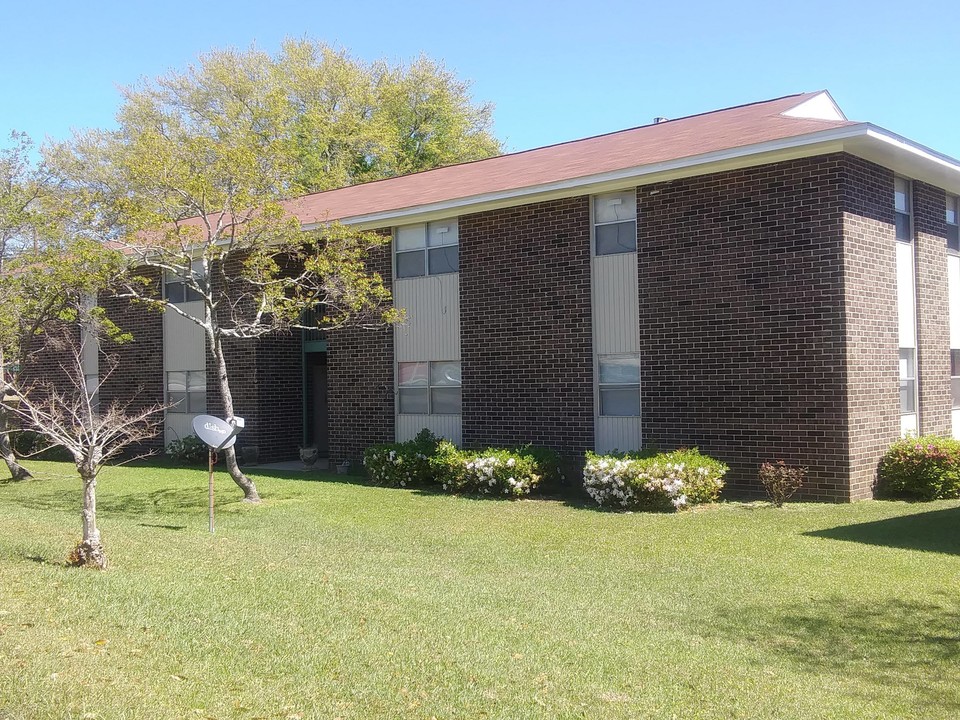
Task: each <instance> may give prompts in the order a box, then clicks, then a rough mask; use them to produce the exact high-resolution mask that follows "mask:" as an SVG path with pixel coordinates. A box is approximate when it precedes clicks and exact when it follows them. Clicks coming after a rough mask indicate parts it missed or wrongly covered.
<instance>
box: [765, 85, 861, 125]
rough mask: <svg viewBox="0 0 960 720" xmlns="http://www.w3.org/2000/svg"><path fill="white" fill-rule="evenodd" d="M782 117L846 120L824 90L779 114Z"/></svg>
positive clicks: (841, 111)
mask: <svg viewBox="0 0 960 720" xmlns="http://www.w3.org/2000/svg"><path fill="white" fill-rule="evenodd" d="M780 114H781V115H783V116H784V117H792V118H803V119H805V120H846V119H847V116H846V115H844V114H843V110H841V109H840V107H839V106H838V105H837V104H836V103H835V102H834V101H833V98H832V97H830V93H828V92H827V91H826V90H824V91H823V92H822V93H819V94H817V95H814V96H813V97H812V98H810V99H809V100H804V101H803V102H802V103H800V104H799V105H796V106H795V107H792V108H790V109H789V110H785V111H783V112H782V113H780Z"/></svg>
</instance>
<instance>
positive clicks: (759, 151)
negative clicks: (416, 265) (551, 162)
mask: <svg viewBox="0 0 960 720" xmlns="http://www.w3.org/2000/svg"><path fill="white" fill-rule="evenodd" d="M833 152H848V153H850V154H852V155H856V156H859V157H862V158H864V159H866V160H870V161H871V162H876V163H877V164H879V165H882V166H884V167H888V168H890V169H892V170H894V172H897V173H900V174H903V175H906V176H908V177H911V178H914V179H917V180H922V181H924V182H928V183H930V184H932V185H936V186H938V187H942V188H944V189H946V190H947V191H949V192H952V193H958V194H960V161H957V160H955V159H953V158H950V157H948V156H946V155H942V154H940V153H937V152H935V151H933V150H931V149H929V148H926V147H924V146H922V145H919V144H918V143H914V142H912V141H910V140H907V139H906V138H903V137H901V136H898V135H895V134H894V133H891V132H889V131H886V130H884V129H883V128H880V127H877V126H876V125H872V124H870V123H856V124H850V125H844V126H842V127H833V128H829V129H827V130H822V131H819V132H815V133H808V134H805V135H797V136H794V137H790V138H784V139H780V140H773V141H769V142H764V143H757V144H753V145H744V146H741V147H737V148H729V149H726V150H719V151H716V152H711V153H705V154H702V155H695V156H691V157H686V158H678V159H675V160H669V161H665V162H661V163H654V164H650V165H640V166H636V167H630V168H625V169H622V170H616V171H612V172H607V173H600V174H595V175H585V176H582V177H578V178H573V179H569V180H563V181H558V182H553V183H544V184H540V185H532V186H528V187H523V188H516V189H511V190H504V191H500V192H494V193H485V194H483V195H474V196H469V197H462V198H453V199H450V200H445V201H442V202H436V203H429V204H426V205H416V206H411V207H406V208H397V209H391V210H387V211H383V212H377V213H370V214H365V215H355V216H352V217H345V218H340V219H339V220H340V222H342V223H344V224H347V225H352V226H355V227H359V228H365V229H372V228H382V227H388V226H392V225H400V224H406V223H414V222H427V221H430V220H436V219H440V218H444V217H450V216H451V215H466V214H470V213H477V212H484V211H486V210H492V209H495V208H507V207H514V206H517V205H527V204H531V203H535V202H543V201H547V200H555V199H559V198H564V197H572V196H576V195H590V194H595V193H600V192H609V191H613V190H619V189H623V188H627V187H633V186H642V185H650V184H653V183H659V182H666V181H669V180H676V179H681V178H687V177H693V176H696V175H705V174H707V173H715V172H723V171H727V170H736V169H739V168H745V167H753V166H757V165H766V164H769V163H773V162H783V161H786V160H792V159H796V158H800V157H812V156H816V155H826V154H829V153H833ZM321 224H322V223H309V224H306V225H304V229H308V230H309V229H312V228H316V227H318V226H319V225H321Z"/></svg>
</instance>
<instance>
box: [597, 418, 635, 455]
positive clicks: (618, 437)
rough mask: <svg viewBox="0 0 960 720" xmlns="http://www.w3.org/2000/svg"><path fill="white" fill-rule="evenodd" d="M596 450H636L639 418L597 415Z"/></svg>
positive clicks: (601, 451) (602, 451)
mask: <svg viewBox="0 0 960 720" xmlns="http://www.w3.org/2000/svg"><path fill="white" fill-rule="evenodd" d="M596 427H597V445H596V448H597V452H599V453H604V452H611V451H612V450H638V449H639V448H640V442H641V436H640V418H638V417H598V418H597V426H596Z"/></svg>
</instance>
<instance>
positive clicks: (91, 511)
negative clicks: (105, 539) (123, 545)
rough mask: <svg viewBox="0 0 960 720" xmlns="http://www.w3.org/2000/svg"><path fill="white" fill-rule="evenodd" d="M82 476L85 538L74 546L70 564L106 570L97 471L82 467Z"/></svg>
mask: <svg viewBox="0 0 960 720" xmlns="http://www.w3.org/2000/svg"><path fill="white" fill-rule="evenodd" d="M80 477H81V478H82V479H83V513H82V515H83V539H82V540H81V541H80V543H79V544H78V545H77V547H76V548H74V550H73V554H72V555H71V556H70V564H71V565H79V566H84V567H95V568H99V569H101V570H105V569H106V567H107V555H106V553H105V552H104V549H103V544H102V543H101V542H100V530H99V528H98V527H97V472H96V470H91V469H90V468H82V469H81V470H80Z"/></svg>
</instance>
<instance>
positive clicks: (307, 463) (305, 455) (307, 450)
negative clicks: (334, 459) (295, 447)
mask: <svg viewBox="0 0 960 720" xmlns="http://www.w3.org/2000/svg"><path fill="white" fill-rule="evenodd" d="M318 457H320V451H319V450H317V448H315V447H302V448H300V460H301V462H303V466H304V467H305V468H312V467H313V466H314V465H315V464H316V462H317V458H318Z"/></svg>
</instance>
